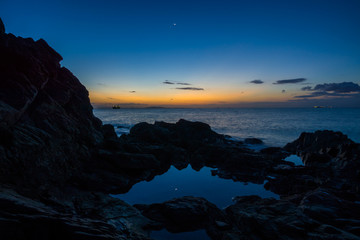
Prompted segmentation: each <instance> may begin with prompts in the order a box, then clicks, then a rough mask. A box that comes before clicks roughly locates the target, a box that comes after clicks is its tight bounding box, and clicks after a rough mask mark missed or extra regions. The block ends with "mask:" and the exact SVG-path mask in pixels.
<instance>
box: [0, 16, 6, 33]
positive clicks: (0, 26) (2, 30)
mask: <svg viewBox="0 0 360 240" xmlns="http://www.w3.org/2000/svg"><path fill="white" fill-rule="evenodd" d="M4 33H5V25H4V23H3V21H2V20H1V18H0V34H4Z"/></svg>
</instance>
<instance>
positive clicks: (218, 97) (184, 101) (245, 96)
mask: <svg viewBox="0 0 360 240" xmlns="http://www.w3.org/2000/svg"><path fill="white" fill-rule="evenodd" d="M90 99H91V102H92V103H93V104H96V105H103V106H111V105H115V104H119V105H121V104H142V105H154V106H185V105H186V106H191V105H209V104H213V105H226V104H236V103H251V102H269V101H271V102H273V101H276V102H285V101H287V100H288V99H290V97H289V95H285V94H275V93H271V92H270V93H269V92H266V93H265V92H259V91H255V90H249V89H248V90H247V91H243V92H242V91H235V90H230V91H212V90H207V91H186V90H177V91H174V92H169V91H166V92H159V91H154V92H135V93H130V92H122V93H120V94H119V93H115V92H109V93H102V92H98V91H90Z"/></svg>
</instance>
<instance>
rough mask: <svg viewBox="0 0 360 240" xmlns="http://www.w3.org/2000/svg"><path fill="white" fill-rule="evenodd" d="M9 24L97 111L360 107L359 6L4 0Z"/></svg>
mask: <svg viewBox="0 0 360 240" xmlns="http://www.w3.org/2000/svg"><path fill="white" fill-rule="evenodd" d="M0 17H1V18H2V19H3V22H4V23H5V27H6V31H7V32H10V33H13V34H15V35H16V36H22V37H32V38H34V39H35V40H37V39H39V38H43V39H45V40H46V41H47V42H48V43H49V45H50V46H52V47H53V48H54V49H55V50H56V51H58V52H59V53H60V54H61V55H62V56H63V58H64V60H63V61H62V65H63V66H65V67H67V68H69V69H70V70H71V71H72V72H73V73H74V74H75V75H76V76H77V77H78V78H79V79H80V81H81V82H82V83H83V84H84V85H85V86H86V87H87V89H88V90H89V92H90V98H91V102H92V103H93V105H94V106H95V107H101V106H110V105H113V104H120V105H121V106H123V107H142V106H177V107H184V106H186V107H199V106H200V107H303V106H305V107H307V106H313V105H332V106H336V107H360V86H359V85H358V84H359V83H360V1H358V0H353V1H350V0H337V1H333V0H312V1H310V0H309V1H307V0H302V1H295V0H294V1H291V0H287V1H276V0H272V1H270V0H269V1H265V0H263V1H260V0H252V1H251V0H248V1H241V0H238V1H226V0H224V1H211V0H208V1H196V0H192V1H187V0H181V1H171V0H168V1H150V0H148V1H146V0H142V1H138V0H132V1H131V0H118V1H116V0H103V1H100V0H99V1H95V0H86V1H85V0H80V1H76V0H71V1H69V0H51V1H41V0H35V1H30V0H27V1H26V0H0ZM254 80H256V81H254ZM279 80H289V81H279ZM344 82H346V83H344ZM274 83H277V84H274Z"/></svg>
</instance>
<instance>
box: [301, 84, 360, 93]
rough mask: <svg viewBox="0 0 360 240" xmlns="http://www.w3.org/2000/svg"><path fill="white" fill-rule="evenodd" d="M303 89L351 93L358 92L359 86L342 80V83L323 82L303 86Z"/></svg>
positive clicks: (359, 90)
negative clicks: (312, 86) (311, 85)
mask: <svg viewBox="0 0 360 240" xmlns="http://www.w3.org/2000/svg"><path fill="white" fill-rule="evenodd" d="M301 90H303V91H325V92H335V93H351V92H360V86H359V85H358V84H356V83H353V82H342V83H324V84H318V85H316V86H315V87H314V88H311V87H303V88H302V89H301Z"/></svg>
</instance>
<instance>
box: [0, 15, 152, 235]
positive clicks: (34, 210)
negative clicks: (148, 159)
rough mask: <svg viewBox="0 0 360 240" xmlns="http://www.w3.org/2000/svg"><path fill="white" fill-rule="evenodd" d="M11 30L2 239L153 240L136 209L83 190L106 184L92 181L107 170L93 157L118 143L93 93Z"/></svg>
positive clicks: (4, 65) (3, 102)
mask: <svg viewBox="0 0 360 240" xmlns="http://www.w3.org/2000/svg"><path fill="white" fill-rule="evenodd" d="M4 31H5V29H4V27H3V24H2V22H1V23H0V184H1V185H0V186H1V187H0V205H1V212H0V219H1V220H0V231H1V239H146V237H145V235H144V234H145V232H143V233H144V234H142V233H141V232H142V230H141V228H140V227H137V226H143V225H144V224H147V222H149V221H148V220H146V219H145V218H144V217H143V216H141V214H140V213H139V212H138V211H137V210H136V209H134V208H133V207H131V206H129V205H127V204H125V203H124V202H122V201H121V200H117V199H112V198H110V197H109V196H108V195H107V194H103V193H91V192H86V191H82V190H81V189H88V188H92V186H91V184H92V183H93V182H100V184H104V185H105V183H104V181H100V180H101V179H103V177H101V174H100V173H99V174H98V175H97V176H98V177H97V178H95V179H93V178H92V177H91V176H92V175H96V174H95V173H94V172H96V171H101V170H98V168H99V166H100V165H99V163H101V161H99V160H96V159H94V155H95V154H94V153H95V152H97V149H98V146H100V145H102V144H103V143H104V141H103V140H104V139H109V138H111V137H114V136H111V135H109V133H108V131H106V126H105V127H103V129H102V128H101V121H100V120H99V119H97V118H96V117H94V115H93V113H92V107H91V105H90V101H89V97H88V91H87V90H86V89H85V87H84V86H83V85H82V84H81V83H80V82H79V80H78V79H77V78H76V77H75V76H74V75H73V74H72V73H71V72H70V71H69V70H68V69H66V68H64V67H62V66H61V65H60V63H59V62H60V61H61V60H62V57H61V56H60V55H59V54H58V53H57V52H55V51H54V50H53V49H52V48H50V47H49V46H48V44H47V43H46V42H45V41H44V40H42V39H40V40H38V41H34V40H32V39H30V38H26V39H24V38H21V37H15V36H14V35H12V34H4ZM102 131H104V134H103V132H102ZM115 137H116V136H115ZM116 138H117V137H116ZM91 167H93V168H91ZM107 175H110V176H108V177H107V181H108V182H110V181H109V179H110V178H111V177H112V176H111V174H107ZM114 179H117V180H119V179H121V177H118V178H113V181H115V180H114ZM121 182H122V181H120V183H121ZM105 189H106V186H105ZM129 219H131V220H129ZM129 221H131V222H133V223H131V224H130V223H129ZM135 222H138V223H139V224H138V225H136V224H134V223H135ZM128 223H129V224H128ZM116 226H122V227H116ZM129 226H132V227H129ZM132 229H135V230H136V231H135V232H134V230H132Z"/></svg>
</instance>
